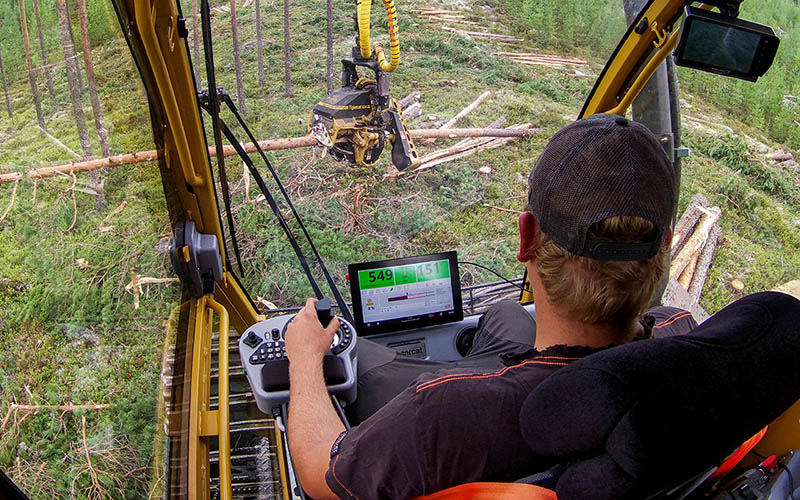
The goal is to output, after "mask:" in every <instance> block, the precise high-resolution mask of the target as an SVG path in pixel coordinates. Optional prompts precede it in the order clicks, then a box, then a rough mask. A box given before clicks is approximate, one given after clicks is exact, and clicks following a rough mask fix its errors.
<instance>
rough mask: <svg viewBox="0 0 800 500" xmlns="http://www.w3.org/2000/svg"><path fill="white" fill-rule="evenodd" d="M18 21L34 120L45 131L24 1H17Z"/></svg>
mask: <svg viewBox="0 0 800 500" xmlns="http://www.w3.org/2000/svg"><path fill="white" fill-rule="evenodd" d="M19 20H20V23H19V24H20V28H21V29H22V42H23V44H24V45H25V60H26V61H27V63H28V78H29V79H30V82H31V91H32V92H33V104H34V106H36V120H37V121H38V122H39V126H40V127H41V128H42V130H46V129H47V127H45V124H44V115H42V104H41V101H40V100H39V88H38V87H37V86H36V77H35V76H34V75H33V62H32V61H31V42H30V39H29V38H28V21H27V19H26V18H25V0H19Z"/></svg>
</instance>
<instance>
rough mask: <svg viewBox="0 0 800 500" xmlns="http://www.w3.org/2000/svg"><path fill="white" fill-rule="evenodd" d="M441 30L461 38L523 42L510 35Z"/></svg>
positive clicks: (453, 29) (454, 29) (449, 28)
mask: <svg viewBox="0 0 800 500" xmlns="http://www.w3.org/2000/svg"><path fill="white" fill-rule="evenodd" d="M442 29H443V30H445V31H448V32H450V33H455V34H457V35H462V36H470V37H473V38H486V39H489V40H497V41H499V42H524V41H525V40H524V39H523V38H517V37H515V36H510V35H498V34H497V33H488V32H483V31H467V30H459V29H456V28H451V27H449V26H442Z"/></svg>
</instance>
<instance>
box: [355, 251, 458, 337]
mask: <svg viewBox="0 0 800 500" xmlns="http://www.w3.org/2000/svg"><path fill="white" fill-rule="evenodd" d="M444 259H446V260H447V261H448V264H449V265H450V286H451V287H452V290H453V309H452V311H451V312H450V313H449V314H444V315H442V316H439V315H437V316H434V317H430V316H429V315H427V314H426V315H423V316H415V317H411V318H400V319H395V320H388V321H381V322H380V324H375V323H372V324H369V325H367V324H365V323H364V314H363V312H362V302H361V287H360V285H359V282H358V272H359V271H364V270H367V269H375V268H378V267H392V266H406V265H409V264H420V263H424V262H433V261H437V260H444ZM347 272H348V275H349V276H350V296H351V297H352V299H353V317H354V319H355V322H356V324H355V325H354V326H355V327H356V332H357V333H358V335H359V336H361V337H369V336H371V335H377V334H380V333H391V332H399V331H402V330H411V329H414V328H420V327H423V326H432V325H441V324H445V323H454V322H456V321H461V320H462V319H464V308H463V304H462V303H461V281H460V279H459V273H458V255H457V253H456V252H455V251H450V252H441V253H433V254H428V255H415V256H413V257H401V258H399V259H384V260H376V261H372V262H360V263H358V264H350V265H349V266H347Z"/></svg>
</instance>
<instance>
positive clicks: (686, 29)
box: [674, 6, 780, 82]
mask: <svg viewBox="0 0 800 500" xmlns="http://www.w3.org/2000/svg"><path fill="white" fill-rule="evenodd" d="M695 22H701V23H710V24H716V25H719V26H725V27H727V28H733V29H734V30H737V31H740V32H746V33H750V34H755V35H758V36H759V37H760V39H759V41H758V46H757V47H756V51H755V54H754V56H753V59H752V61H750V69H749V70H748V71H747V72H741V71H736V70H733V69H731V68H726V67H723V66H719V65H715V64H713V62H700V61H696V60H693V59H687V58H686V57H685V55H684V53H685V50H686V48H687V46H688V43H687V41H688V39H689V35H690V33H691V31H692V25H693V24H694V23H695ZM680 31H681V33H680V40H679V41H678V46H677V47H676V48H675V53H674V58H675V64H676V65H678V66H684V67H687V68H694V69H699V70H701V71H707V72H709V73H714V74H717V75H722V76H730V77H733V78H739V79H742V80H747V81H750V82H755V81H756V80H757V79H758V77H760V76H762V75H763V74H764V73H766V72H767V70H768V69H769V68H770V66H772V63H773V61H774V60H775V54H776V53H777V52H778V46H779V45H780V39H779V38H778V37H777V36H776V35H775V33H774V32H773V31H772V28H770V27H769V26H764V25H762V24H757V23H753V22H750V21H745V20H743V19H737V18H734V17H729V16H724V15H722V14H719V13H716V12H711V11H708V10H705V9H699V8H696V7H691V6H687V7H686V17H685V18H684V20H683V23H682V24H681V28H680Z"/></svg>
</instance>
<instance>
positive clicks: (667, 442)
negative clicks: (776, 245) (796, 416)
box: [520, 292, 800, 500]
mask: <svg viewBox="0 0 800 500" xmlns="http://www.w3.org/2000/svg"><path fill="white" fill-rule="evenodd" d="M799 398H800V302H798V301H797V300H796V299H794V298H793V297H790V296H788V295H784V294H781V293H775V292H763V293H758V294H755V295H751V296H749V297H745V298H743V299H740V300H738V301H737V302H735V303H733V304H731V305H730V306H728V307H726V308H725V309H723V310H722V311H720V312H718V313H717V314H715V315H714V316H713V317H711V318H710V319H708V320H707V321H706V322H704V323H703V324H702V325H700V326H699V327H697V328H696V329H695V330H693V331H692V332H691V333H690V334H687V335H681V336H675V337H670V338H662V339H653V340H646V341H639V342H633V343H631V344H627V345H623V346H619V347H615V348H612V349H607V350H605V351H601V352H599V353H596V354H593V355H591V356H588V357H587V358H584V359H582V360H579V361H576V362H574V363H572V364H571V365H570V366H568V367H565V368H562V369H561V370H559V371H558V372H556V373H555V374H553V375H551V376H550V377H549V378H548V379H547V380H546V381H545V382H544V383H542V384H541V385H539V386H538V387H537V388H536V389H535V390H534V391H533V392H532V393H531V394H530V395H529V396H528V398H527V400H526V401H525V403H524V405H523V408H522V411H521V414H520V419H521V422H520V423H521V426H522V430H523V436H524V438H525V440H526V442H527V444H528V445H529V446H530V447H531V449H532V450H533V451H534V452H535V453H537V454H539V455H542V456H546V457H552V458H553V459H554V460H556V461H558V462H562V463H568V464H569V465H568V466H567V467H566V469H565V470H564V472H563V474H562V475H561V477H560V478H559V480H558V483H557V485H556V493H557V494H558V498H559V499H560V500H571V499H579V498H580V499H584V498H592V499H605V498H608V499H612V498H614V499H619V498H637V499H641V498H647V496H648V495H651V494H653V493H657V492H659V491H661V490H663V489H664V488H667V487H669V486H673V485H675V484H677V483H678V482H680V480H681V479H686V478H688V477H690V476H691V475H693V474H697V473H699V472H702V471H703V470H705V469H707V468H708V467H710V466H712V465H714V464H717V463H720V462H721V460H722V459H724V458H725V456H726V455H727V454H729V453H730V452H731V451H733V450H734V449H735V448H736V446H737V445H739V444H740V443H742V442H743V441H744V440H745V439H747V438H749V437H750V436H752V435H753V434H754V433H756V432H757V431H758V430H759V429H762V428H763V427H764V426H765V425H767V424H769V423H770V422H771V421H772V420H773V419H775V418H776V417H777V416H778V415H780V414H781V413H782V412H783V411H784V410H786V409H787V408H789V406H791V405H792V404H793V403H794V402H795V401H797V400H798V399H799Z"/></svg>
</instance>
